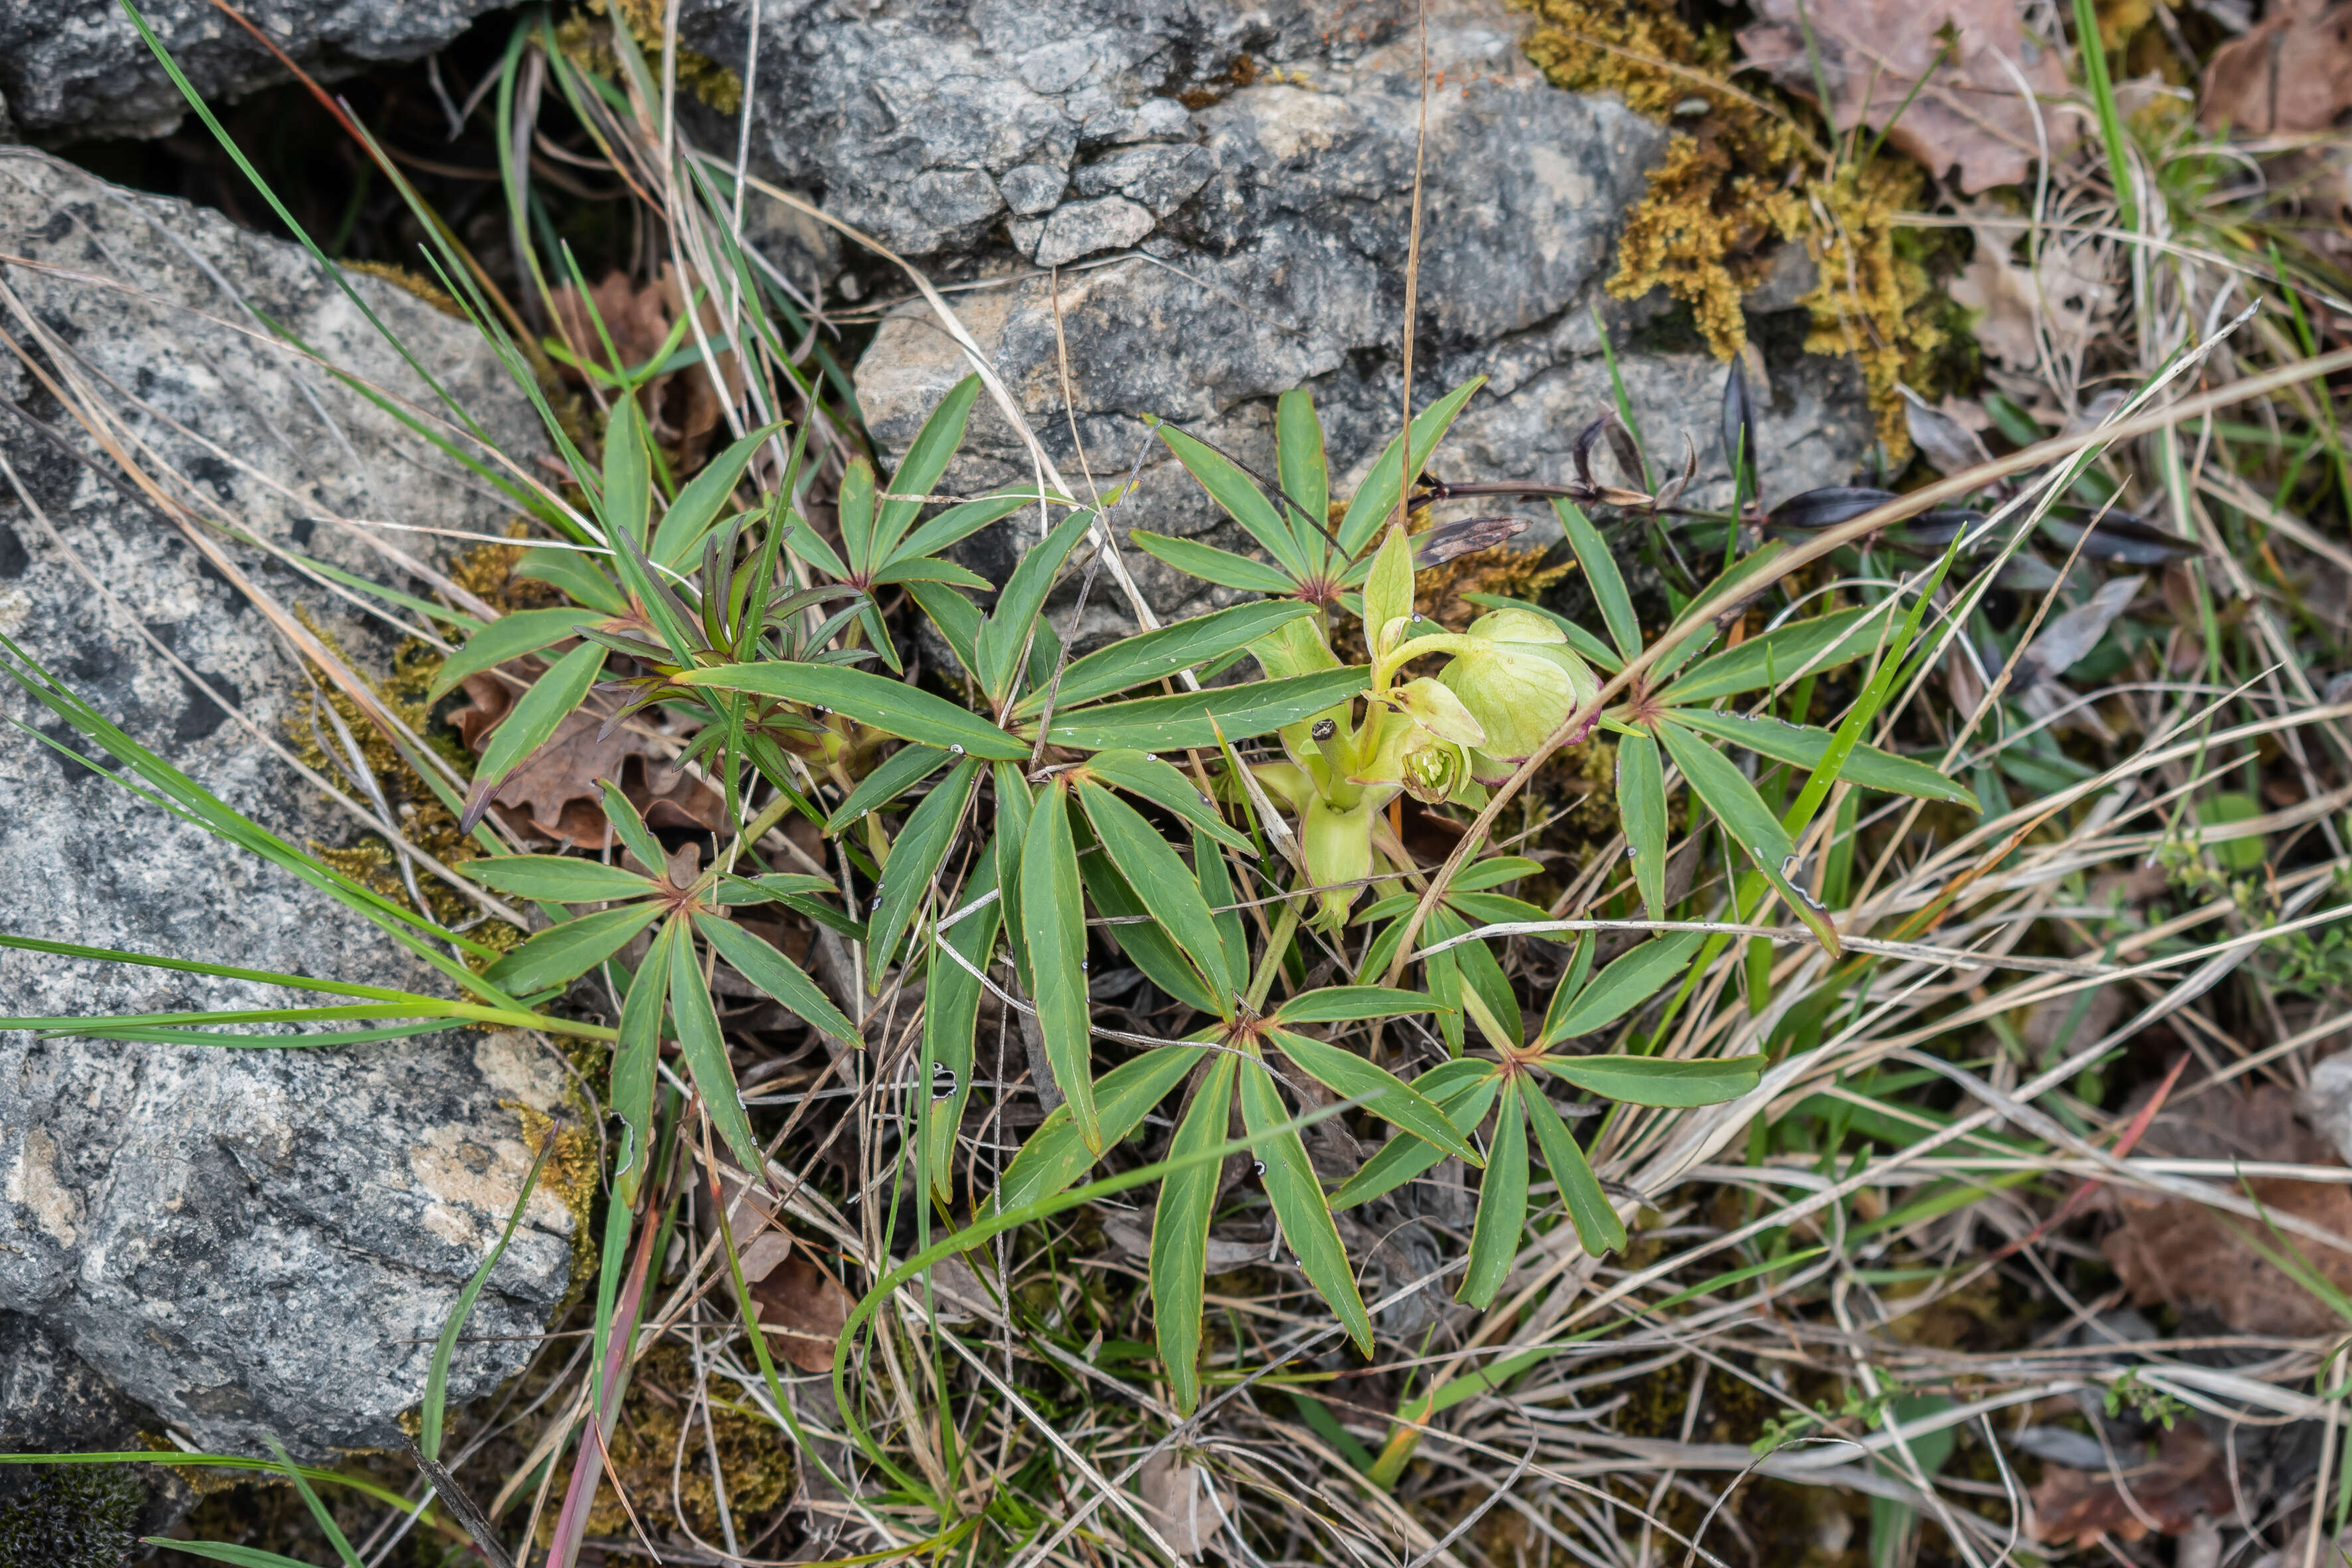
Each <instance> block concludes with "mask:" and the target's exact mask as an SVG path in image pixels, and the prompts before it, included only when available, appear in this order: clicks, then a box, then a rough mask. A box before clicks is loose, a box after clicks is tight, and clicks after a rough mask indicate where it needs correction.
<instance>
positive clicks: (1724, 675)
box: [1658, 609, 1886, 703]
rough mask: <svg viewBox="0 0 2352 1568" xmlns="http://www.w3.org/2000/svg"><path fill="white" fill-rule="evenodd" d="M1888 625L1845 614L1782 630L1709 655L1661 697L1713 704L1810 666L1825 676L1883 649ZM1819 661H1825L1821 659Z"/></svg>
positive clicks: (1871, 613) (1868, 612) (1859, 613)
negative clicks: (1883, 633)
mask: <svg viewBox="0 0 2352 1568" xmlns="http://www.w3.org/2000/svg"><path fill="white" fill-rule="evenodd" d="M1885 625H1886V616H1885V612H1884V611H1882V610H1872V609H1861V610H1839V611H1836V612H1834V613H1833V614H1831V615H1826V616H1814V617H1813V618H1812V619H1811V620H1809V621H1797V622H1794V623H1792V624H1791V625H1789V626H1777V627H1775V628H1773V629H1772V630H1771V631H1769V632H1766V633H1765V634H1764V635H1763V636H1761V637H1749V638H1748V640H1747V641H1746V642H1743V643H1741V644H1740V645H1739V646H1738V647H1727V648H1725V649H1724V650H1723V651H1722V652H1720V653H1715V654H1709V655H1708V656H1707V657H1706V658H1703V659H1701V660H1699V661H1698V662H1697V663H1696V664H1695V665H1693V666H1691V668H1690V670H1689V672H1688V673H1687V674H1685V675H1684V677H1683V678H1682V679H1680V680H1677V681H1675V683H1674V684H1673V685H1672V686H1669V687H1667V688H1666V689H1665V690H1664V691H1663V692H1661V693H1659V695H1658V700H1659V701H1661V702H1675V703H1691V702H1713V701H1715V700H1717V698H1722V697H1731V696H1735V695H1737V694H1738V693H1739V692H1742V691H1754V690H1756V689H1759V688H1761V687H1766V686H1770V685H1772V684H1774V683H1775V682H1778V681H1789V680H1793V679H1796V678H1797V674H1798V672H1799V671H1801V670H1802V669H1804V668H1806V667H1807V666H1808V665H1810V666H1811V668H1812V671H1813V673H1815V674H1819V673H1820V672H1821V671H1822V670H1825V669H1833V668H1836V667H1837V666H1839V665H1842V664H1847V663H1851V662H1852V661H1853V660H1854V659H1857V658H1863V657H1864V655H1866V654H1868V653H1869V652H1870V651H1871V650H1872V649H1873V648H1875V647H1877V646H1878V642H1879V637H1880V634H1881V633H1882V632H1883V631H1884V629H1885ZM1816 656H1819V658H1818V659H1817V658H1816Z"/></svg>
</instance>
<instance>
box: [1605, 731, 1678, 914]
mask: <svg viewBox="0 0 2352 1568" xmlns="http://www.w3.org/2000/svg"><path fill="white" fill-rule="evenodd" d="M1617 811H1618V815H1619V816H1620V817H1621V818H1622V820H1623V822H1624V825H1625V843H1626V845H1627V846H1628V847H1630V848H1631V849H1632V850H1633V885H1634V886H1635V887H1637V888H1639V889H1642V908H1643V910H1646V911H1648V914H1649V917H1650V918H1651V919H1652V920H1654V921H1662V920H1664V919H1665V918H1666V773H1665V769H1664V767H1662V766H1661V765H1660V764H1659V762H1658V743H1657V742H1655V741H1654V740H1652V739H1650V737H1649V736H1647V735H1621V736H1620V737H1618V740H1617Z"/></svg>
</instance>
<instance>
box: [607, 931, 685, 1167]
mask: <svg viewBox="0 0 2352 1568" xmlns="http://www.w3.org/2000/svg"><path fill="white" fill-rule="evenodd" d="M677 942H678V933H677V925H676V924H675V923H672V924H668V925H665V926H663V927H662V929H661V934H659V935H658V936H656V937H655V938H654V943H653V946H652V947H651V948H649V949H647V950H646V961H645V963H642V964H639V965H638V966H637V973H635V975H634V976H632V977H631V979H630V981H629V994H627V995H626V996H625V997H623V998H622V999H621V1026H620V1035H621V1037H620V1039H619V1041H618V1042H617V1043H616V1044H615V1046H614V1056H613V1085H612V1095H613V1110H614V1114H616V1115H618V1116H619V1117H620V1119H621V1124H622V1129H623V1131H622V1134H621V1138H622V1142H621V1148H620V1152H619V1153H618V1154H617V1155H615V1156H614V1163H613V1194H614V1199H615V1201H617V1202H618V1203H619V1204H620V1205H621V1206H622V1207H623V1208H628V1207H630V1206H632V1205H635V1202H636V1198H637V1189H638V1187H639V1186H640V1185H641V1184H643V1183H644V1181H645V1178H646V1161H647V1160H648V1159H649V1158H651V1153H652V1150H653V1146H654V1142H653V1141H654V1083H655V1079H656V1073H655V1070H654V1069H655V1068H656V1066H657V1065H658V1063H659V1061H660V1058H661V1021H662V1009H663V1006H664V1005H665V1004H666V1003H667V1001H668V998H669V950H670V949H671V948H672V947H674V946H676V945H677Z"/></svg>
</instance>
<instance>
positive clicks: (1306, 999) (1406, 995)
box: [1274, 985, 1445, 1024]
mask: <svg viewBox="0 0 2352 1568" xmlns="http://www.w3.org/2000/svg"><path fill="white" fill-rule="evenodd" d="M1444 1011H1445V1008H1444V1006H1443V1005H1440V1004H1439V1002H1438V1001H1437V999H1436V998H1435V997H1433V996H1424V995H1423V994H1421V993H1420V992H1418V991H1400V990H1398V989H1396V988H1394V987H1393V986H1388V985H1326V986H1324V987H1323V988H1322V989H1320V990H1318V991H1307V992H1303V993H1301V994H1298V995H1297V996H1293V997H1291V998H1290V999H1289V1000H1288V1001H1286V1002H1285V1003H1284V1004H1283V1005H1281V1006H1280V1007H1277V1008H1276V1009H1275V1014H1274V1016H1275V1018H1276V1021H1277V1022H1280V1023H1285V1024H1341V1023H1347V1022H1349V1021H1351V1020H1354V1019H1358V1018H1395V1017H1402V1016H1404V1015H1406V1014H1409V1013H1442V1012H1444Z"/></svg>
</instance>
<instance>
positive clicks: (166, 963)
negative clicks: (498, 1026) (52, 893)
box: [0, 932, 439, 1005]
mask: <svg viewBox="0 0 2352 1568" xmlns="http://www.w3.org/2000/svg"><path fill="white" fill-rule="evenodd" d="M0 947H8V948H15V949H16V950H18V951H19V952H46V953H50V954H52V955H54V956H56V957H58V958H87V959H90V960H92V961H94V962H96V963H132V964H137V965H138V966H139V967H140V968H142V969H170V970H176V971H178V972H179V973H183V974H209V975H212V976H214V977H215V978H217V979H221V980H249V981H252V982H253V983H254V984H259V985H282V986H284V987H285V988H286V989H287V990H289V991H320V992H324V993H326V994H328V995H331V996H371V997H373V998H375V999H376V1000H377V1001H380V1002H431V1003H435V1004H436V1005H438V1003H439V999H438V998H437V997H432V996H424V995H419V994H417V993H415V992H414V991H396V990H394V989H392V988H391V987H389V986H384V985H357V984H352V983H350V982H348V981H341V980H319V979H314V978H312V977H311V976H310V975H307V974H285V973H279V972H278V971H277V970H274V969H239V968H236V966H235V965H233V964H226V963H203V962H201V961H199V960H196V959H191V958H158V957H155V956H154V955H153V954H152V953H144V952H126V951H124V950H123V949H121V948H117V947H85V946H83V945H81V944H80V943H79V942H44V941H42V940H41V939H40V938H38V937H30V936H11V935H9V934H7V933H5V932H0Z"/></svg>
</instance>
